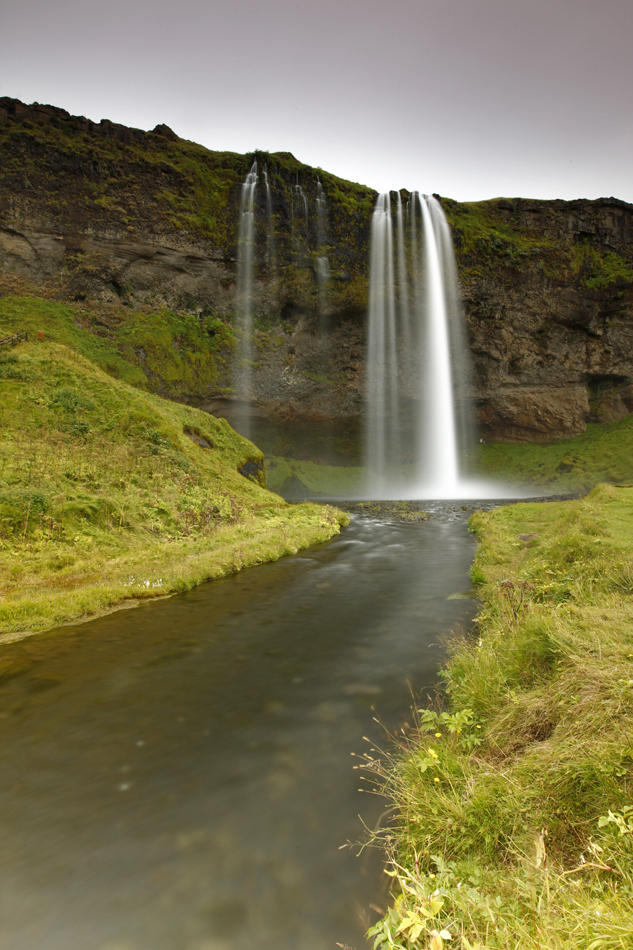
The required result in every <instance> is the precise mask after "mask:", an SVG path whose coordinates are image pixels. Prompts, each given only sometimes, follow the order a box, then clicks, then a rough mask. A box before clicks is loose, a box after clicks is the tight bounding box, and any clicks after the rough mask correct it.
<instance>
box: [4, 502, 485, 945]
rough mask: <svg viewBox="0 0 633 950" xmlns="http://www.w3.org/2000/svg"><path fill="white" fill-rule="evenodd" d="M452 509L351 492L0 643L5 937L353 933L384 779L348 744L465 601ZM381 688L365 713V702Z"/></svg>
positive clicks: (373, 730)
mask: <svg viewBox="0 0 633 950" xmlns="http://www.w3.org/2000/svg"><path fill="white" fill-rule="evenodd" d="M472 552H473V542H472V540H471V539H470V537H469V536H468V533H467V530H466V526H465V524H464V522H463V521H461V522H459V521H458V522H450V523H441V522H429V523H426V524H406V523H405V524H403V523H388V522H384V521H379V520H377V519H376V518H371V517H366V516H360V515H356V516H354V519H353V522H352V525H351V526H350V527H349V528H348V529H346V531H345V532H344V533H343V534H342V535H341V537H340V538H338V539H336V540H334V541H333V542H330V543H329V544H326V545H323V546H321V547H320V548H318V549H312V550H311V551H309V552H305V553H304V554H303V555H298V556H297V557H294V558H289V559H285V560H283V561H281V562H279V563H277V564H272V565H265V566H263V567H260V568H257V569H254V570H251V571H247V572H245V573H243V574H240V575H236V576H235V577H231V578H227V579H225V580H222V581H215V582H213V583H212V584H207V585H204V586H203V587H200V588H198V589H197V590H195V591H192V592H190V593H188V594H185V595H182V596H178V597H174V598H171V599H169V600H165V601H162V602H155V603H149V604H146V605H143V606H141V607H138V608H136V609H134V610H126V611H120V612H118V613H115V614H112V615H110V616H108V617H104V618H101V619H100V620H96V621H93V622H92V623H90V624H87V625H83V626H79V627H76V628H67V629H66V630H64V631H62V632H61V633H53V634H50V635H47V636H45V637H38V638H33V639H31V640H28V641H23V642H22V643H20V644H15V645H12V646H10V647H9V648H5V650H4V656H5V660H4V662H6V663H8V664H9V665H11V664H13V666H12V668H13V671H14V672H15V673H16V675H15V678H13V679H11V680H9V681H8V682H5V685H4V687H3V689H2V690H1V691H0V716H1V717H2V718H1V719H0V730H1V737H0V738H1V750H2V751H1V753H0V757H1V761H2V774H3V786H2V792H1V795H0V822H1V826H2V837H3V844H2V848H1V849H0V886H1V891H0V893H1V908H0V943H1V946H2V947H3V948H4V950H254V948H257V950H273V948H274V950H291V948H292V950H297V948H301V950H330V948H334V947H335V945H336V942H337V941H339V942H340V943H348V944H350V945H351V946H357V947H358V948H360V947H362V946H364V945H365V944H364V940H363V932H364V930H365V928H366V927H367V926H368V925H369V923H371V922H372V921H373V920H374V919H375V916H376V915H375V913H374V912H373V911H371V910H370V909H369V905H370V904H371V903H373V904H374V905H376V906H381V905H382V906H384V894H382V891H381V888H382V884H381V879H380V873H379V871H380V856H379V855H378V854H377V853H365V854H364V855H363V857H361V858H360V859H359V858H357V857H355V855H354V853H353V852H352V851H351V850H349V849H344V850H339V846H340V845H341V844H343V843H344V842H346V841H347V840H349V839H352V840H356V839H357V838H358V837H360V836H361V834H362V826H361V823H360V820H359V818H358V815H359V814H361V815H362V817H363V819H364V820H365V821H366V822H367V823H368V824H369V825H372V824H373V823H375V822H376V821H377V820H378V817H379V815H380V813H381V811H382V810H383V808H384V802H383V801H382V800H380V799H378V798H374V797H371V796H368V795H364V796H362V795H360V794H359V793H358V791H357V787H358V776H357V773H356V772H354V771H353V770H352V768H351V765H352V763H353V760H352V759H351V758H350V753H352V752H356V753H359V752H362V751H364V748H365V743H363V741H362V736H363V735H366V736H369V737H370V738H371V737H373V736H377V735H378V727H377V726H376V724H375V723H374V721H373V718H372V717H373V716H374V715H375V714H378V715H379V716H380V717H381V719H382V720H383V722H385V723H386V724H387V725H388V726H389V727H390V728H395V727H396V726H397V724H398V722H399V721H400V720H401V719H402V717H403V716H404V715H406V712H407V710H408V707H409V688H408V685H407V682H408V681H410V682H411V683H412V685H413V687H414V688H415V689H420V688H423V687H425V686H428V687H430V686H432V685H433V684H434V683H435V681H436V679H437V667H438V665H439V663H440V662H441V659H442V645H441V637H442V635H443V634H445V633H446V632H447V631H448V630H450V629H451V628H454V627H455V626H456V625H457V624H462V625H464V626H465V625H467V624H468V622H469V619H470V618H471V616H472V612H473V607H474V605H473V602H472V601H471V600H468V599H466V600H464V599H454V598H453V599H449V598H451V595H452V594H455V593H460V592H461V593H464V592H467V591H468V587H469V581H468V568H469V564H470V560H471V557H472ZM372 707H375V710H376V713H374V712H373V711H372Z"/></svg>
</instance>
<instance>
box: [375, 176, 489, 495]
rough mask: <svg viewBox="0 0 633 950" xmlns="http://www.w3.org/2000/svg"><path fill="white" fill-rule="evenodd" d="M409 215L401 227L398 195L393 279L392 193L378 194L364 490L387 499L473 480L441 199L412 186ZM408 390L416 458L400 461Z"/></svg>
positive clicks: (438, 491)
mask: <svg viewBox="0 0 633 950" xmlns="http://www.w3.org/2000/svg"><path fill="white" fill-rule="evenodd" d="M407 216H408V217H409V218H410V220H409V227H408V228H405V220H404V209H403V205H402V199H401V196H400V195H399V194H398V203H397V209H396V237H397V240H396V248H395V267H396V273H397V286H396V282H395V281H394V247H393V222H392V214H391V201H390V196H389V194H382V195H380V196H379V197H378V200H377V202H376V207H375V210H374V215H373V218H372V227H371V251H370V288H369V326H368V342H367V389H366V398H367V431H366V438H367V443H366V463H367V468H368V470H369V475H368V484H367V490H368V492H370V493H372V494H374V495H375V494H376V493H377V492H381V493H382V494H383V496H385V497H388V496H389V495H396V496H397V497H417V498H424V497H426V498H450V497H460V496H462V497H463V495H464V492H466V491H467V490H469V489H475V486H474V485H473V483H469V482H466V481H465V480H464V478H463V477H462V475H461V473H460V445H464V444H465V441H466V440H465V435H466V433H467V430H468V423H469V420H468V400H467V398H466V391H467V389H468V387H469V367H468V354H467V347H466V346H465V341H464V335H463V330H462V329H461V327H460V324H461V322H462V320H461V304H460V296H459V289H458V284H457V272H456V268H455V261H454V256H453V248H452V241H451V235H450V229H449V226H448V222H447V221H446V218H445V216H444V212H443V210H442V206H441V205H440V203H439V201H437V199H436V198H433V197H428V196H426V195H420V194H419V193H417V192H414V193H413V194H412V195H411V201H410V204H409V206H408V209H407ZM418 224H420V225H421V228H420V237H421V239H422V240H421V242H420V237H419V236H418ZM420 243H421V245H422V246H421V247H420ZM396 315H397V322H396ZM407 388H408V389H409V390H410V391H411V390H412V391H411V392H410V397H411V398H410V402H411V404H412V405H413V407H414V408H413V421H412V429H413V433H412V436H413V438H412V442H413V449H412V452H413V456H414V457H413V459H412V461H413V465H403V462H404V461H407V462H408V461H409V455H408V453H407V459H406V460H403V458H402V445H403V442H402V439H403V432H404V431H405V430H406V423H407V421H408V420H407V413H406V412H405V405H404V400H403V399H401V393H403V392H404V391H406V390H407ZM457 390H459V396H460V398H459V400H457V399H456V391H457ZM407 478H408V482H407Z"/></svg>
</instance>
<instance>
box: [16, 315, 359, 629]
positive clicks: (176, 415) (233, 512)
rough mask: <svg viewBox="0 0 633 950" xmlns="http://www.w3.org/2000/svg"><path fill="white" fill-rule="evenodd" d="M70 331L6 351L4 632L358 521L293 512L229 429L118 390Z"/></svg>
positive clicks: (105, 355) (321, 512)
mask: <svg viewBox="0 0 633 950" xmlns="http://www.w3.org/2000/svg"><path fill="white" fill-rule="evenodd" d="M11 329H12V326H9V325H7V324H6V323H4V324H3V321H2V316H1V313H0V336H4V335H6V334H7V333H8V332H9V331H10V330H11ZM65 333H66V334H68V335H67V338H66V340H65V341H64V342H53V341H51V340H50V337H51V336H54V335H55V334H54V333H53V332H52V330H51V327H50V324H49V326H48V332H47V333H46V334H45V336H44V338H43V339H38V338H37V336H35V338H34V339H33V340H32V341H31V340H30V341H29V342H28V343H22V344H20V345H19V346H17V347H15V348H14V349H12V350H9V351H7V350H2V351H0V396H1V398H0V595H1V599H0V632H10V631H22V630H27V629H45V628H46V627H50V626H53V625H56V624H59V623H62V622H65V621H68V620H73V619H75V618H78V617H84V616H89V615H91V614H94V613H95V612H98V611H101V610H103V609H106V608H108V607H109V606H111V605H113V604H117V603H120V602H122V601H125V600H128V599H130V598H133V597H145V596H156V595H161V594H168V593H170V592H173V591H177V590H185V589H187V588H189V587H191V586H194V585H195V584H197V583H200V582H201V581H203V580H205V579H206V578H210V577H217V576H220V575H222V574H226V573H230V572H232V571H236V570H239V569H240V568H242V567H245V566H247V565H251V564H256V563H260V562H262V561H267V560H273V559H275V558H278V557H281V556H282V555H284V554H288V553H294V552H296V551H297V550H298V549H299V548H303V547H306V546H308V545H309V544H312V543H315V542H318V541H323V540H326V539H327V538H329V537H330V536H331V535H332V534H335V533H336V532H338V530H339V526H340V524H342V523H345V521H346V516H344V515H342V514H341V513H340V512H336V511H334V510H333V509H331V508H327V507H317V506H315V505H300V506H295V507H291V506H288V505H286V504H285V503H284V502H283V501H282V499H280V498H279V497H278V496H276V495H273V494H271V493H270V492H268V491H267V490H266V488H265V487H264V486H265V476H264V472H263V458H262V455H261V453H260V452H259V450H258V449H256V448H255V446H253V445H252V444H251V443H250V442H247V441H246V440H245V439H242V438H241V437H239V436H238V435H237V434H236V433H235V432H233V430H232V429H231V428H230V427H229V426H228V424H227V423H226V422H225V421H224V420H219V419H215V418H213V417H212V416H209V415H208V414H206V413H203V412H201V411H199V410H197V409H193V408H191V407H188V406H181V405H178V404H176V403H171V402H167V401H165V400H163V399H161V398H160V397H158V396H156V395H153V394H150V393H146V392H142V391H140V390H139V389H135V388H132V387H131V386H130V385H129V384H128V383H127V382H125V381H124V379H113V378H112V377H111V376H110V375H108V374H107V373H106V372H104V371H103V370H102V369H100V368H99V367H98V366H97V365H95V363H94V362H92V361H90V360H89V359H87V358H86V355H90V356H93V357H94V358H95V359H96V360H98V361H99V362H102V363H104V361H105V363H106V364H107V361H108V360H109V359H110V358H111V357H112V354H111V353H110V352H109V351H108V350H107V349H106V348H103V347H102V346H101V342H100V341H99V340H96V339H94V338H91V336H90V334H87V333H85V331H81V330H78V329H77V328H75V329H74V330H73V328H72V327H71V326H70V324H69V323H68V322H67V323H66V324H63V323H61V324H59V326H58V335H59V336H60V337H63V336H64V334H65ZM82 333H85V335H82ZM67 344H73V345H74V346H76V348H74V349H71V348H70V346H69V345H67ZM83 354H86V355H83ZM114 358H115V359H116V355H115V357H114ZM108 368H110V369H111V368H112V367H110V366H108ZM115 368H118V369H119V370H120V374H121V376H122V377H124V378H125V377H126V376H128V377H130V378H132V379H133V378H134V377H133V371H134V367H133V366H132V365H131V364H128V363H126V362H125V361H123V360H122V361H121V363H120V364H117V367H115ZM240 472H241V473H242V474H240Z"/></svg>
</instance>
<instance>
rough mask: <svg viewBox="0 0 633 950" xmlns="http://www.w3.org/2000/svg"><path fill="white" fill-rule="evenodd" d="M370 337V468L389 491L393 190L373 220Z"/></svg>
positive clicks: (394, 403)
mask: <svg viewBox="0 0 633 950" xmlns="http://www.w3.org/2000/svg"><path fill="white" fill-rule="evenodd" d="M369 274H370V276H369V337H368V341H367V467H368V468H369V470H370V472H371V473H372V475H371V489H372V490H373V491H374V492H375V491H384V490H385V488H386V486H387V484H388V478H389V473H388V467H389V463H392V462H393V461H396V462H400V461H401V458H400V456H401V454H402V453H401V448H400V444H399V443H400V426H399V418H398V402H399V399H398V362H397V353H396V305H395V287H394V272H393V227H392V221H391V202H390V198H389V195H388V194H383V195H380V196H379V198H378V201H377V203H376V209H375V211H374V215H373V218H372V223H371V257H370V271H369Z"/></svg>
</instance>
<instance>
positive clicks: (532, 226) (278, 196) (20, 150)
mask: <svg viewBox="0 0 633 950" xmlns="http://www.w3.org/2000/svg"><path fill="white" fill-rule="evenodd" d="M254 160H257V161H258V166H259V170H260V173H261V172H263V171H264V169H265V170H266V174H267V179H268V183H269V191H270V199H271V203H270V206H269V205H268V203H267V194H266V190H265V189H264V188H263V187H260V188H258V191H257V203H258V206H257V208H256V222H257V233H256V262H255V272H256V281H255V293H254V299H255V312H256V318H257V320H256V324H257V330H256V347H257V359H256V365H255V367H254V386H255V393H256V397H257V401H258V406H259V412H260V415H261V417H262V418H268V419H269V420H282V421H283V422H284V425H289V424H290V423H291V422H293V421H294V422H295V423H297V422H298V421H300V420H302V419H313V420H320V421H321V422H323V421H324V420H330V422H332V423H334V422H336V423H340V422H341V420H343V421H344V422H345V423H346V424H348V423H349V424H350V425H351V426H352V428H353V427H354V425H356V426H357V424H358V420H359V418H360V415H361V413H362V393H363V385H364V382H363V378H364V348H365V313H366V306H367V294H368V243H369V230H370V223H371V213H372V209H373V205H374V202H375V198H376V194H375V192H373V191H371V189H367V188H364V187H363V186H360V185H355V184H353V183H351V182H344V181H342V180H340V179H337V178H335V177H334V176H332V175H329V174H328V173H327V172H324V171H321V170H315V169H312V168H310V167H309V166H305V165H302V164H301V163H300V162H298V161H297V160H296V159H294V157H293V156H291V155H290V154H288V153H279V154H275V155H267V154H255V155H249V156H241V155H235V154H233V153H220V152H209V151H208V150H206V149H204V148H202V147H201V146H198V145H196V144H194V143H192V142H187V141H184V140H181V139H179V138H178V137H177V136H176V135H175V134H174V133H173V132H172V131H171V130H170V129H168V128H167V127H166V126H157V127H156V128H155V129H154V130H153V131H152V132H143V131H141V130H138V129H127V128H125V127H123V126H118V125H115V124H113V123H110V122H108V121H105V120H103V121H102V122H100V123H93V122H90V121H89V120H87V119H84V118H82V117H74V116H70V115H69V114H68V113H66V112H64V110H61V109H57V108H54V107H52V106H39V105H32V106H25V105H24V104H23V103H20V102H18V101H17V100H11V99H0V273H2V274H4V275H5V276H6V275H17V276H18V277H20V278H22V279H24V280H26V281H28V282H30V284H31V285H34V286H35V287H37V288H40V289H41V290H42V292H46V293H48V294H55V295H57V296H60V297H62V298H64V297H65V298H70V299H75V300H79V301H85V302H86V306H87V307H88V308H91V311H92V312H93V314H94V316H93V323H94V324H95V327H96V331H97V332H99V333H102V334H108V333H109V332H111V331H110V330H109V326H110V325H111V324H112V322H113V321H114V323H115V324H116V325H117V326H119V325H120V324H121V321H123V320H124V319H125V316H124V314H125V308H127V309H128V310H129V311H130V312H133V311H135V310H140V309H144V310H145V311H146V312H149V311H155V310H157V309H160V308H161V307H167V308H169V309H170V310H171V311H175V312H177V313H178V312H180V313H183V314H185V313H186V314H188V315H190V314H195V315H197V316H198V318H199V319H200V320H204V319H208V318H210V317H213V318H218V317H219V318H221V319H222V320H224V321H226V322H228V323H230V322H231V320H232V318H233V313H234V310H235V294H236V256H237V220H238V209H239V200H240V188H241V183H242V181H243V179H244V177H245V175H246V173H247V172H248V170H249V168H250V166H251V164H252V162H253V161H254ZM319 182H320V183H321V185H322V187H323V189H324V192H325V195H326V202H327V206H326V207H327V214H326V232H325V236H324V237H321V239H320V237H319V229H318V221H317V214H316V198H317V187H318V183H319ZM402 194H403V196H404V192H403V193H402ZM442 201H443V204H444V208H445V211H446V214H447V217H448V219H449V222H450V223H451V226H452V230H453V235H454V240H455V249H456V255H457V261H458V268H459V273H460V280H461V285H462V292H463V298H464V307H465V316H466V321H467V325H468V333H469V339H470V344H471V352H472V357H473V364H474V377H473V386H474V389H473V396H474V399H475V402H476V405H477V412H478V419H479V424H480V427H481V432H482V434H483V435H485V436H486V437H488V438H497V439H506V440H528V441H550V440H552V439H558V438H564V437H567V436H571V435H575V434H578V433H580V432H581V431H582V430H583V429H584V427H585V425H586V422H587V421H588V420H590V421H600V422H605V421H610V420H612V419H616V418H620V417H622V416H624V415H626V414H627V413H629V412H631V411H633V206H631V205H628V204H626V203H624V202H621V201H618V200H616V199H600V200H598V201H574V202H563V201H542V202H541V201H538V202H535V201H526V200H522V199H516V200H513V201H507V200H495V201H490V202H480V203H473V204H459V203H457V202H453V201H451V200H449V199H442ZM271 213H272V223H273V236H272V239H271V233H270V230H269V228H268V222H269V221H270V217H271ZM324 255H326V256H327V257H328V260H329V278H328V280H327V284H326V287H325V292H324V291H323V288H321V289H320V288H319V282H318V279H317V275H318V267H319V264H318V258H319V257H322V256H324ZM121 314H123V316H121ZM174 346H175V347H177V346H178V340H177V339H175V340H174ZM228 355H229V354H227V356H228ZM142 359H143V357H142V354H140V355H139V365H141V367H142ZM415 382H416V381H415V380H413V379H411V380H406V379H403V389H404V390H405V391H407V390H408V391H409V392H410V393H411V394H412V395H413V396H414V394H415V388H416V386H415ZM150 383H151V387H152V388H156V389H157V390H158V391H163V392H166V393H167V394H169V388H168V385H167V383H166V382H165V381H164V380H161V378H160V376H156V375H155V374H154V376H152V379H151V380H150ZM229 388H230V377H229V375H228V373H226V372H225V373H224V375H222V373H219V375H218V376H217V378H216V379H215V381H214V382H213V383H212V384H208V382H207V383H205V386H204V387H203V388H202V389H199V388H196V387H195V386H193V387H192V389H191V392H188V393H185V394H183V393H182V392H179V398H187V399H189V400H190V401H193V402H196V403H199V404H202V405H204V406H206V407H207V408H209V409H210V410H211V411H216V412H220V413H225V414H227V415H229V417H230V415H231V407H232V399H231V395H230V392H229Z"/></svg>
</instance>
